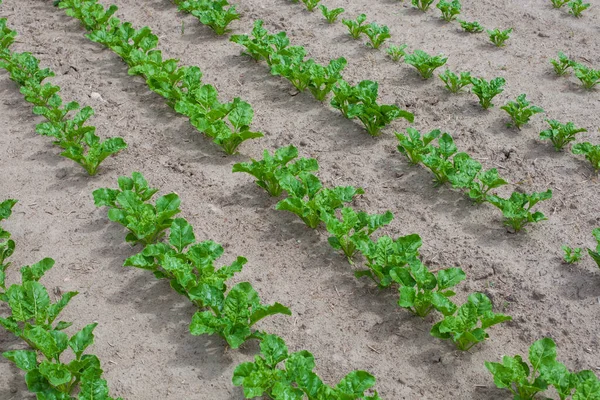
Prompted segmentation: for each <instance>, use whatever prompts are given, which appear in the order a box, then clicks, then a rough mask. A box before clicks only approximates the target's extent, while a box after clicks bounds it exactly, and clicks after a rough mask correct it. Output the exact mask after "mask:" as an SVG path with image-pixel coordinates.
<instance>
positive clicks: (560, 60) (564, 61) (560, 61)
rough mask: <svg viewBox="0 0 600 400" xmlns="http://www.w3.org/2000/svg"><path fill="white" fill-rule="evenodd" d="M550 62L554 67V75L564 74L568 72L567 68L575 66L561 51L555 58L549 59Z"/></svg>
mask: <svg viewBox="0 0 600 400" xmlns="http://www.w3.org/2000/svg"><path fill="white" fill-rule="evenodd" d="M550 63H551V64H552V67H553V68H554V72H556V75H558V76H563V75H566V74H567V73H568V72H569V68H571V67H573V66H575V64H576V63H575V62H574V61H573V60H571V59H570V58H569V57H567V55H566V54H565V53H563V52H562V51H559V52H558V57H557V59H552V60H550Z"/></svg>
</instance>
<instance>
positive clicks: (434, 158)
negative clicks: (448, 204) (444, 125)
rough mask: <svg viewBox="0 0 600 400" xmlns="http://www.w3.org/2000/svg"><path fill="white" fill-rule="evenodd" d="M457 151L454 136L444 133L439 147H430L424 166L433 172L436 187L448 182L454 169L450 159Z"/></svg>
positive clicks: (424, 159) (439, 140)
mask: <svg viewBox="0 0 600 400" xmlns="http://www.w3.org/2000/svg"><path fill="white" fill-rule="evenodd" d="M457 151H458V149H457V147H456V144H454V139H452V136H450V135H449V134H448V133H444V134H442V136H441V137H440V138H439V139H438V146H430V149H429V152H427V153H426V154H425V155H423V164H424V165H425V166H426V167H427V168H429V169H430V170H431V172H433V175H434V177H435V178H434V182H435V184H436V186H439V185H442V184H444V183H446V182H448V180H449V174H450V171H452V168H453V164H452V161H451V160H450V157H452V156H453V155H454V154H456V152H457Z"/></svg>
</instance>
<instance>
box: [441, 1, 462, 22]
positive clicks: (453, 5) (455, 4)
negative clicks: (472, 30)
mask: <svg viewBox="0 0 600 400" xmlns="http://www.w3.org/2000/svg"><path fill="white" fill-rule="evenodd" d="M436 7H437V8H438V9H439V10H440V11H441V12H442V19H443V20H444V21H447V22H451V21H453V20H454V19H456V16H457V15H459V14H460V10H461V8H462V6H461V4H460V0H451V1H446V0H440V2H439V3H437V5H436Z"/></svg>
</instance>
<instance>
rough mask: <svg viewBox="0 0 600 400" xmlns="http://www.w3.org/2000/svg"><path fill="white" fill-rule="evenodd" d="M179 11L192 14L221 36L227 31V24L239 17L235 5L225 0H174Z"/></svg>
mask: <svg viewBox="0 0 600 400" xmlns="http://www.w3.org/2000/svg"><path fill="white" fill-rule="evenodd" d="M174 3H175V4H176V5H177V8H178V9H179V11H182V12H185V13H188V14H192V15H193V16H194V17H196V18H197V19H198V21H200V23H202V24H203V25H206V26H208V27H209V28H211V29H212V30H213V31H214V32H215V33H216V34H217V35H219V36H221V35H224V34H226V33H227V32H229V31H230V30H229V29H227V27H228V26H229V24H230V23H231V22H233V21H235V20H237V19H240V14H239V13H238V12H237V11H236V9H235V5H231V4H229V2H228V1H227V0H174Z"/></svg>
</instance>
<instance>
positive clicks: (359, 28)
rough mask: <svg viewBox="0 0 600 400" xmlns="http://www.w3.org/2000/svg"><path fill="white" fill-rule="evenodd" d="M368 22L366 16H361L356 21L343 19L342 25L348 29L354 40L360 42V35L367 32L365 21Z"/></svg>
mask: <svg viewBox="0 0 600 400" xmlns="http://www.w3.org/2000/svg"><path fill="white" fill-rule="evenodd" d="M366 20H367V16H366V15H365V14H360V15H359V16H358V17H356V20H352V19H342V24H344V25H346V26H347V27H348V32H349V33H350V36H352V39H354V40H358V38H359V37H360V35H361V34H362V33H364V31H365V25H363V24H364V23H365V21H366Z"/></svg>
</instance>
